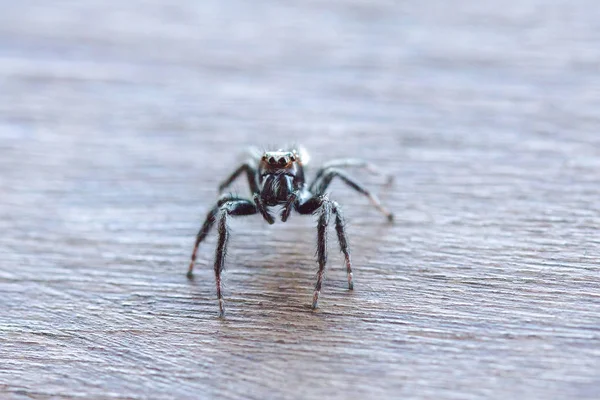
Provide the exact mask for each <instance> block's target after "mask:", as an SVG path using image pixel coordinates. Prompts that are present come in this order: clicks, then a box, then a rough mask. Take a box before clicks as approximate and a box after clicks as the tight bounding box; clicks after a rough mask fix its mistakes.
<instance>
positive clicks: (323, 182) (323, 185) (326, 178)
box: [313, 168, 394, 221]
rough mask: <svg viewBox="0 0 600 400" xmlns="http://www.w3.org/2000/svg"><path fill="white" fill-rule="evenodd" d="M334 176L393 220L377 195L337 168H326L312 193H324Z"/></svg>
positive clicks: (392, 215) (392, 216)
mask: <svg viewBox="0 0 600 400" xmlns="http://www.w3.org/2000/svg"><path fill="white" fill-rule="evenodd" d="M335 177H338V178H340V179H341V180H342V181H343V182H344V183H346V184H347V185H348V186H350V187H351V188H352V189H354V190H356V191H357V192H359V193H362V194H364V195H365V196H367V198H368V199H369V201H370V202H371V204H373V205H374V206H375V207H376V208H377V209H378V210H379V211H380V212H381V213H382V214H383V215H385V216H386V217H387V219H388V221H393V220H394V214H392V213H391V212H389V211H388V210H387V209H386V208H385V207H383V205H381V202H380V201H379V199H378V198H377V196H375V194H373V193H371V192H370V191H369V190H367V189H366V188H365V187H364V186H362V185H361V184H360V183H358V182H356V181H355V180H354V179H352V178H350V177H349V176H348V175H346V174H345V173H344V172H342V171H340V170H338V169H334V168H330V169H329V170H327V172H326V173H325V174H324V175H323V177H322V178H321V179H320V181H319V183H318V185H317V187H316V188H315V192H314V193H315V194H317V195H323V194H324V193H325V191H326V190H327V188H328V187H329V184H330V183H331V181H332V180H333V178H335ZM313 183H314V182H313Z"/></svg>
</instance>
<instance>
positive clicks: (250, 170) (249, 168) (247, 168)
mask: <svg viewBox="0 0 600 400" xmlns="http://www.w3.org/2000/svg"><path fill="white" fill-rule="evenodd" d="M244 172H245V173H246V177H247V178H248V185H249V186H250V191H251V192H252V193H258V192H259V189H258V184H257V183H256V168H254V166H253V165H252V164H251V163H250V162H247V163H244V164H242V165H240V166H239V167H238V168H237V169H236V170H235V171H233V173H232V174H231V175H230V176H229V177H228V178H227V179H225V180H224V181H223V182H221V184H220V185H219V193H223V191H224V190H225V189H227V187H229V185H231V184H232V183H233V181H234V180H236V179H237V177H238V176H240V175H241V174H243V173H244Z"/></svg>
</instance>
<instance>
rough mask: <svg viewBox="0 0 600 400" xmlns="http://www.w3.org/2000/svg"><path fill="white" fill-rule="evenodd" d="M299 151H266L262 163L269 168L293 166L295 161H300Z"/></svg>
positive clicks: (281, 168)
mask: <svg viewBox="0 0 600 400" xmlns="http://www.w3.org/2000/svg"><path fill="white" fill-rule="evenodd" d="M299 161H300V157H299V156H298V153H297V152H296V151H295V150H293V151H284V150H277V151H266V152H265V153H264V154H263V156H262V163H263V166H264V167H265V169H268V170H284V169H290V168H292V167H293V165H294V163H296V162H299Z"/></svg>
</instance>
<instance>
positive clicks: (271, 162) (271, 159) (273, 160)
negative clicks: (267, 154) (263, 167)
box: [269, 157, 277, 164]
mask: <svg viewBox="0 0 600 400" xmlns="http://www.w3.org/2000/svg"><path fill="white" fill-rule="evenodd" d="M276 162H277V161H276V160H275V157H271V158H269V164H275V163H276Z"/></svg>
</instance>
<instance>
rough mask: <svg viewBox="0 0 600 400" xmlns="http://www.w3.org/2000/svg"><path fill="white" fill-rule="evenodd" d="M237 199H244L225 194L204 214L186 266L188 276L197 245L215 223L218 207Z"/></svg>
mask: <svg viewBox="0 0 600 400" xmlns="http://www.w3.org/2000/svg"><path fill="white" fill-rule="evenodd" d="M237 200H244V199H243V198H241V197H238V196H233V195H225V196H223V197H221V198H220V199H219V201H218V202H217V204H216V205H215V206H214V207H213V208H212V209H211V210H210V211H209V212H208V214H207V215H206V219H205V220H204V223H203V224H202V227H201V228H200V230H199V231H198V233H197V234H196V242H195V243H194V250H193V251H192V256H191V261H190V266H189V268H188V273H187V275H188V278H191V277H192V276H193V271H194V264H195V263H196V253H197V252H198V246H200V243H202V241H203V240H204V239H206V236H207V235H208V234H209V232H210V229H211V228H212V226H213V225H214V224H215V221H216V218H217V214H218V212H219V208H220V207H221V206H222V205H223V204H225V203H227V202H229V201H237Z"/></svg>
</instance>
